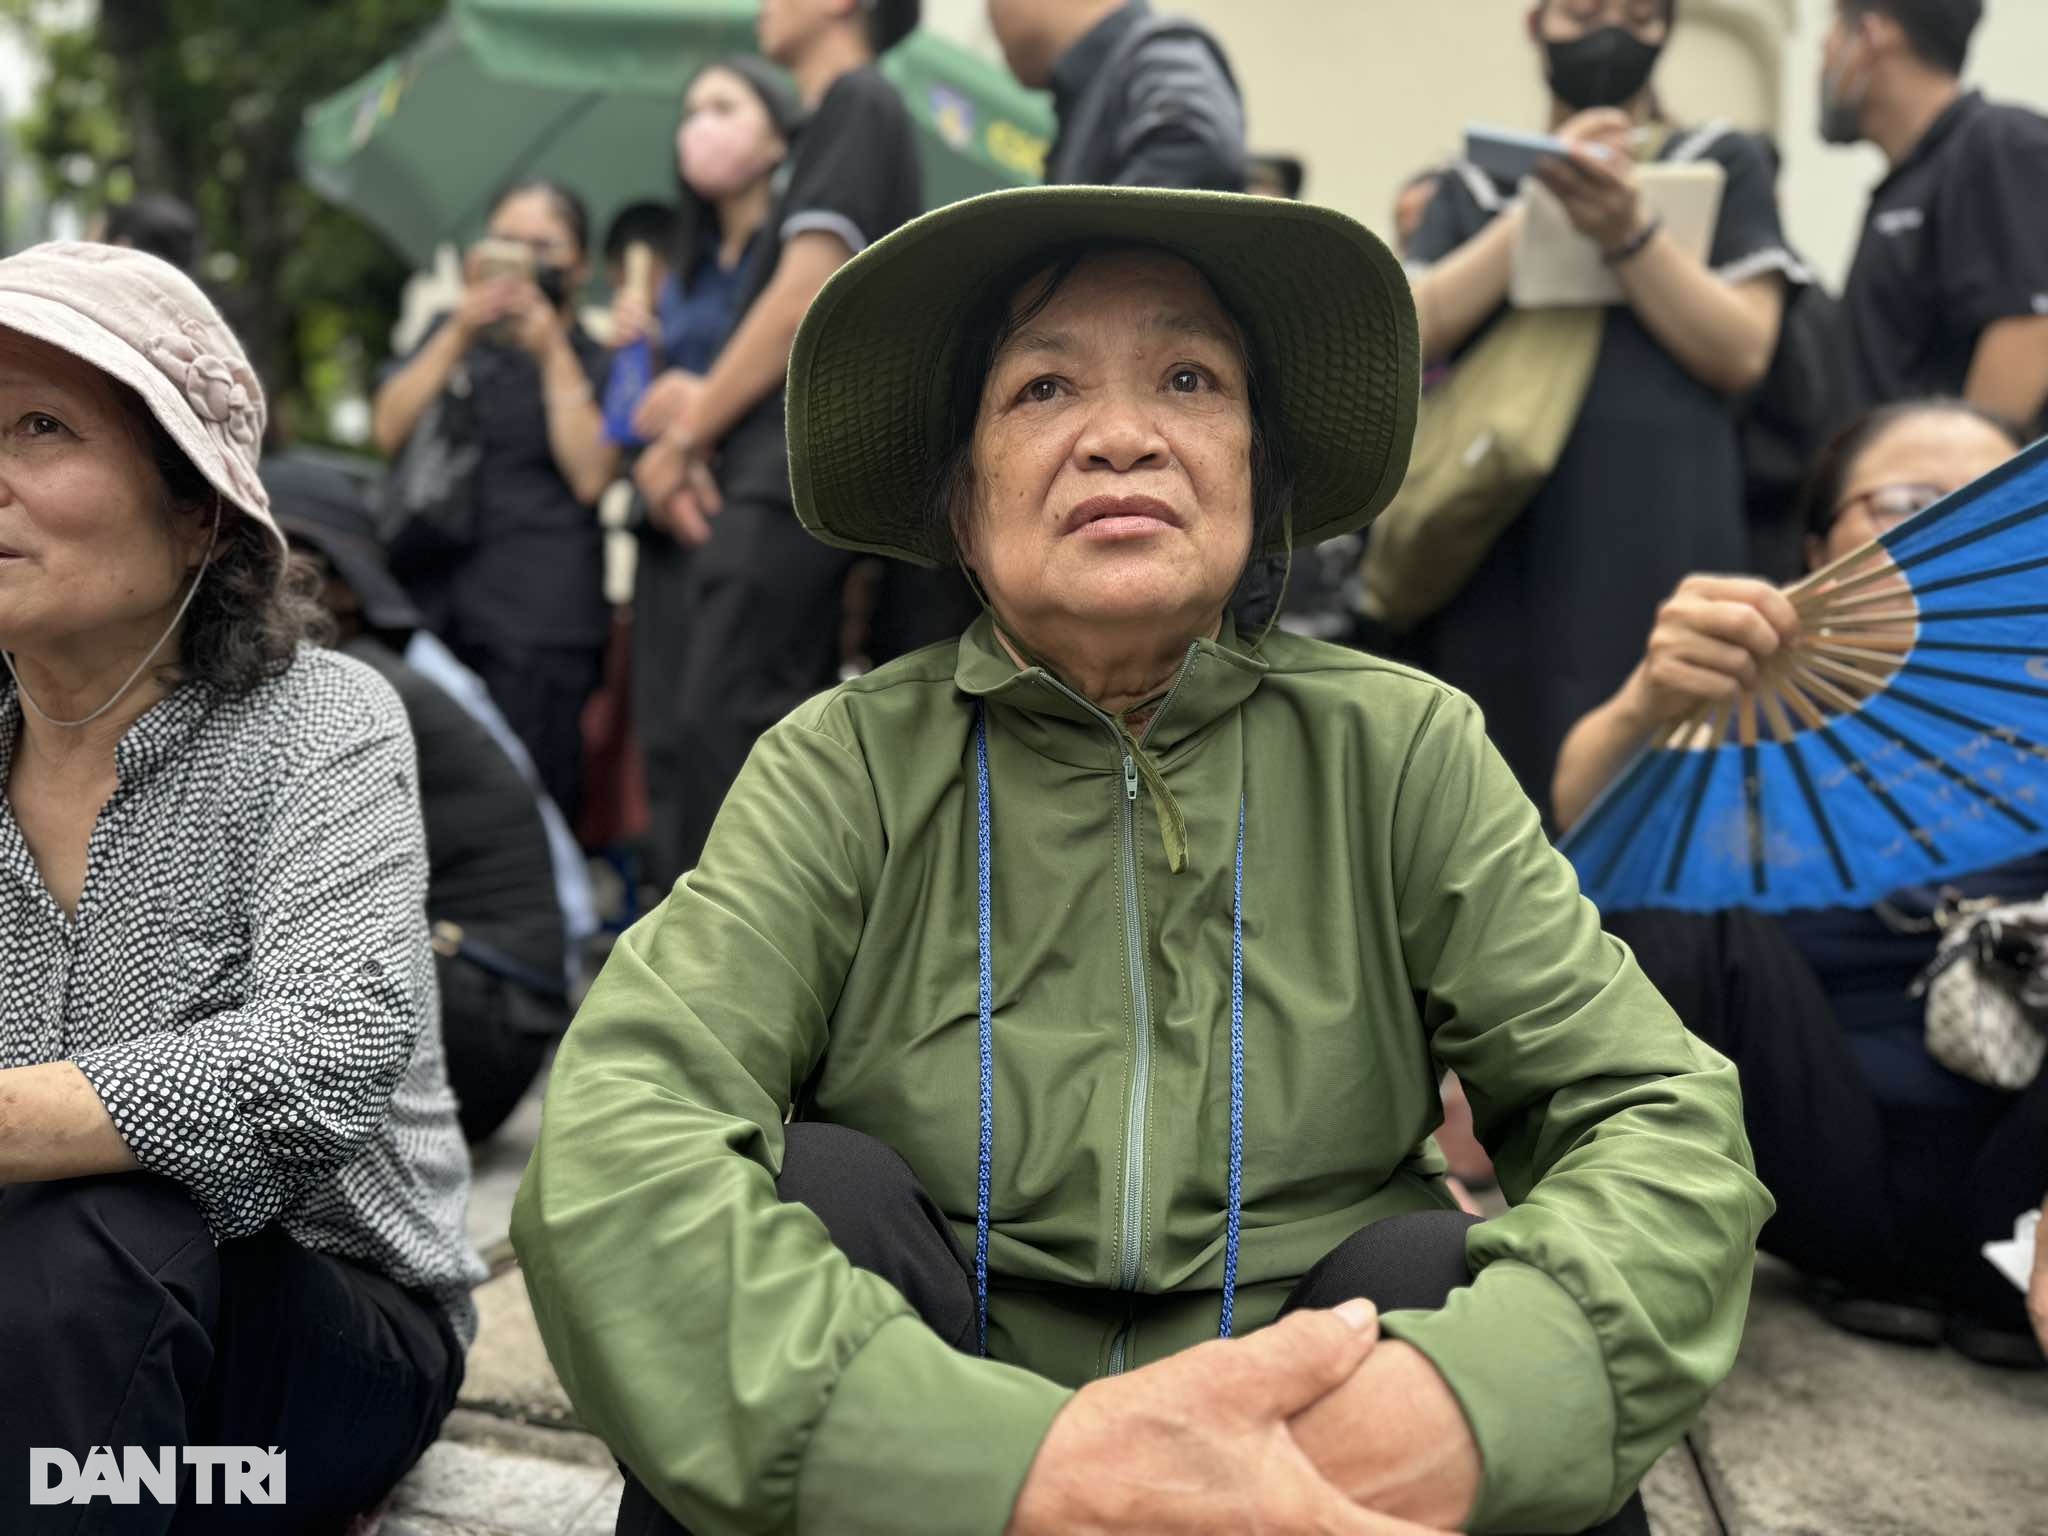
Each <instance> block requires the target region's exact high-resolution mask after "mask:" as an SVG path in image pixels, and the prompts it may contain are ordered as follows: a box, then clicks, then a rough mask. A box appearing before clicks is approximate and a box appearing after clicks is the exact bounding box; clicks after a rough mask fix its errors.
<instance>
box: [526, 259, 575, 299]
mask: <svg viewBox="0 0 2048 1536" xmlns="http://www.w3.org/2000/svg"><path fill="white" fill-rule="evenodd" d="M533 286H534V287H536V288H538V289H539V290H540V296H541V297H542V298H544V299H546V300H547V301H548V306H549V307H550V308H551V309H560V308H561V307H562V305H563V304H564V303H566V302H567V301H568V298H569V269H568V268H567V267H559V266H556V265H554V264H553V263H552V262H543V263H541V264H540V265H539V266H537V267H535V268H534V269H533Z"/></svg>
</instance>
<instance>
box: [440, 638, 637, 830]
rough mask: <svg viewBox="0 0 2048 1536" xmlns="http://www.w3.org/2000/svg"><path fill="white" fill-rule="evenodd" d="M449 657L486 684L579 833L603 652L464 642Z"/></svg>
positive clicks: (596, 647)
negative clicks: (589, 716)
mask: <svg viewBox="0 0 2048 1536" xmlns="http://www.w3.org/2000/svg"><path fill="white" fill-rule="evenodd" d="M450 649H452V650H453V651H454V652H455V653H456V655H457V656H458V657H459V658H460V659H461V661H462V662H463V664H464V665H465V666H467V667H468V668H469V669H470V670H471V671H472V672H474V673H476V675H477V676H478V677H480V678H482V679H483V681H484V686H485V687H486V688H488V689H489V690H490V693H491V702H492V703H493V704H496V705H497V706H498V713H500V714H501V715H503V716H504V717H505V723H506V724H507V725H509V726H511V727H512V734H513V735H515V736H517V737H518V738H519V741H520V744H521V745H522V746H524V747H525V748H526V755H527V756H528V757H530V758H532V759H533V767H534V771H535V772H536V773H538V774H539V775H540V782H541V787H542V788H543V789H545V790H546V791H547V792H548V798H549V799H550V800H552V801H554V802H555V808H556V809H557V810H559V811H560V812H561V813H562V819H563V820H565V821H567V822H568V823H569V825H570V826H572V827H573V826H575V825H576V818H577V815H578V813H579V812H580V811H581V809H582V806H583V706H584V705H585V704H587V703H589V702H590V696H591V695H592V694H593V693H595V692H597V689H598V684H600V683H601V682H603V681H604V647H603V646H602V645H590V646H583V645H574V646H572V645H507V644H502V643H499V642H497V641H492V640H480V639H472V638H460V639H457V640H453V641H451V643H450Z"/></svg>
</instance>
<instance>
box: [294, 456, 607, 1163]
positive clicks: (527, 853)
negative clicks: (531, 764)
mask: <svg viewBox="0 0 2048 1536" xmlns="http://www.w3.org/2000/svg"><path fill="white" fill-rule="evenodd" d="M263 483H264V486H265V488H266V489H267V490H268V491H269V492H270V498H271V505H272V508H273V510H274V511H275V513H276V515H277V520H278V524H279V526H280V527H282V528H283V529H284V532H285V535H286V537H287V538H289V539H290V540H291V545H292V548H293V550H294V551H296V552H297V553H298V554H300V555H301V556H302V557H303V558H304V559H305V560H306V561H307V562H308V563H309V564H311V565H312V566H313V568H314V569H315V570H316V571H317V572H318V573H319V575H320V577H321V602H322V605H323V606H324V607H325V608H326V610H327V613H328V615H329V617H330V618H331V619H332V620H333V622H334V638H333V645H334V647H335V648H336V649H337V650H339V651H341V652H342V654H343V655H346V656H353V657H354V658H355V659H356V660H357V661H360V662H362V663H363V664H364V665H366V666H368V667H370V668H371V669H372V670H373V671H375V672H376V673H377V674H378V675H379V676H380V677H382V678H383V679H384V681H386V682H387V683H389V684H390V685H391V687H392V691H393V692H395V693H396V694H397V695H398V699H399V702H400V703H401V704H403V705H404V706H405V714H406V719H407V720H408V721H409V722H410V724H411V726H412V734H413V740H414V742H415V744H416V746H417V749H418V754H419V774H420V778H419V785H420V811H421V814H422V816H423V817H424V819H425V822H426V832H427V918H428V921H429V922H430V924H431V925H432V929H433V935H434V948H435V954H436V957H437V963H436V967H435V969H436V973H437V975H438V978H439V981H440V988H441V1036H442V1041H443V1044H444V1047H445V1050H446V1053H447V1059H448V1086H449V1087H450V1088H451V1089H453V1090H454V1093H455V1103H456V1111H457V1114H458V1115H459V1117H460V1119H461V1123H462V1132H463V1135H464V1137H466V1138H467V1139H468V1140H470V1141H472V1142H475V1141H481V1140H482V1139H483V1138H484V1137H486V1136H488V1135H490V1133H491V1132H492V1131H494V1130H496V1129H497V1128H498V1126H499V1125H501V1124H502V1123H503V1122H504V1120H505V1117H506V1116H507V1115H509V1114H510V1113H511V1112H512V1109H513V1107H514V1106H515V1105H517V1104H518V1102H519V1100H520V1097H521V1096H522V1095H523V1094H524V1093H525V1092H526V1090H527V1088H528V1087H529V1086H531V1084H532V1083H533V1080H534V1077H535V1075H536V1074H537V1073H538V1072H539V1070H540V1064H541V1060H542V1058H543V1057H544V1056H545V1055H546V1053H547V1048H548V1045H549V1044H550V1042H551V1041H553V1040H554V1039H555V1038H556V1037H557V1036H559V1035H560V1034H561V1032H562V1031H563V1030H564V1029H566V1028H567V1027H568V1024H569V999H568V976H569V954H568V939H567V934H566V932H565V924H564V919H563V912H562V907H561V905H560V902H559V900H558V897H557V891H556V884H555V869H554V864H553V859H552V854H551V850H550V846H549V837H548V829H547V827H546V825H545V823H544V822H543V821H542V817H541V802H540V801H539V800H538V799H537V798H536V795H535V791H534V789H533V787H532V786H531V785H529V783H528V782H527V779H526V777H525V776H524V775H523V774H522V773H521V772H520V769H519V766H518V765H517V764H515V763H514V761H513V760H512V758H511V757H509V756H508V755H507V754H506V752H505V751H504V750H503V748H501V747H500V746H499V745H498V743H497V742H496V741H494V740H493V739H492V737H491V734H490V732H489V731H488V730H486V729H485V728H484V726H483V725H482V724H480V723H479V722H478V721H477V720H475V719H474V718H472V717H471V715H470V714H469V712H468V711H467V710H466V709H464V708H463V706H462V705H461V704H460V703H458V702H457V701H456V700H455V699H454V698H453V697H452V696H451V695H449V694H448V693H446V692H444V691H443V690H442V688H441V687H440V686H439V685H438V684H437V683H434V682H432V681H431V680H429V679H428V678H427V677H426V676H425V675H424V674H423V673H421V672H418V671H416V670H415V669H414V668H413V667H411V666H410V665H408V664H407V663H406V661H405V660H404V659H403V657H404V655H405V652H406V649H407V646H408V643H409V642H410V641H411V639H412V637H413V636H414V634H416V633H418V632H419V631H421V630H422V629H424V628H425V623H424V620H423V619H422V617H421V615H420V612H419V610H418V609H417V608H416V607H415V606H414V605H413V603H412V600H411V599H410V598H409V597H407V596H406V594H405V589H404V588H403V587H401V586H400V585H399V584H398V582H397V580H396V578H394V577H393V576H392V574H391V572H390V570H389V569H388V568H387V567H386V565H385V563H384V553H383V550H382V548H381V547H380V546H379V545H378V543H377V538H376V530H375V526H374V524H373V523H372V522H371V520H370V515H369V511H368V509H367V508H366V507H365V506H364V504H363V499H362V496H361V494H360V493H359V492H358V490H357V489H356V486H355V484H354V482H353V481H352V480H350V478H349V477H348V476H347V475H346V474H345V473H343V472H342V471H340V470H338V469H333V468H329V467H326V466H323V465H321V464H319V463H317V462H315V461H313V460H310V459H305V458H299V457H286V458H280V459H271V460H269V461H267V462H266V463H265V464H264V466H263Z"/></svg>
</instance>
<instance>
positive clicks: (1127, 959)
mask: <svg viewBox="0 0 2048 1536" xmlns="http://www.w3.org/2000/svg"><path fill="white" fill-rule="evenodd" d="M1123 824H1124V963H1125V964H1126V965H1127V966H1128V967H1129V969H1130V977H1131V1018H1132V1021H1133V1023H1134V1025H1135V1027H1136V1032H1137V1052H1136V1056H1135V1058H1134V1059H1133V1062H1132V1066H1131V1098H1130V1104H1129V1106H1128V1108H1127V1111H1126V1115H1127V1118H1126V1120H1125V1123H1124V1230H1123V1242H1122V1243H1121V1245H1120V1246H1119V1250H1118V1251H1119V1259H1118V1264H1117V1277H1116V1281H1117V1284H1118V1285H1119V1286H1120V1287H1122V1288H1123V1289H1124V1290H1127V1291H1129V1290H1135V1289H1136V1288H1137V1285H1138V1270H1139V1267H1140V1262H1141V1259H1142V1255H1141V1253H1140V1252H1139V1248H1140V1245H1141V1244H1142V1243H1143V1241H1144V1235H1145V1101H1146V1099H1147V1097H1148V1096H1149V1095H1150V1093H1151V1088H1152V998H1151V991H1150V989H1149V988H1148V987H1147V985H1146V982H1145V938H1144V931H1143V928H1142V926H1141V924H1142V921H1143V919H1142V914H1141V913H1140V911H1139V907H1138V764H1137V762H1136V760H1135V759H1134V758H1132V756H1131V754H1130V753H1129V752H1128V751H1126V752H1125V753H1124V803H1123ZM1130 1331H1131V1330H1130V1325H1129V1324H1128V1323H1126V1324H1125V1325H1124V1326H1123V1327H1122V1328H1120V1329H1118V1330H1117V1335H1116V1342H1115V1343H1114V1344H1112V1345H1111V1346H1110V1351H1109V1372H1110V1374H1111V1375H1112V1376H1114V1375H1117V1374H1119V1373H1120V1372H1122V1370H1123V1368H1124V1340H1125V1339H1126V1338H1127V1337H1129V1335H1130Z"/></svg>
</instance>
